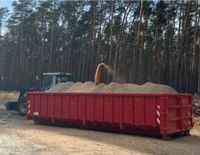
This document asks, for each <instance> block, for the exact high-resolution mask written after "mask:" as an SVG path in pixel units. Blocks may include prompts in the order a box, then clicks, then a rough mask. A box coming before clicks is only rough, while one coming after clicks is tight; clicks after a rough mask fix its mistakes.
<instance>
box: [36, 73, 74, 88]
mask: <svg viewBox="0 0 200 155" xmlns="http://www.w3.org/2000/svg"><path fill="white" fill-rule="evenodd" d="M68 81H72V75H71V73H61V72H56V73H43V74H42V84H41V88H40V90H41V91H45V90H48V89H50V88H52V87H53V86H55V85H56V84H58V83H63V82H68Z"/></svg>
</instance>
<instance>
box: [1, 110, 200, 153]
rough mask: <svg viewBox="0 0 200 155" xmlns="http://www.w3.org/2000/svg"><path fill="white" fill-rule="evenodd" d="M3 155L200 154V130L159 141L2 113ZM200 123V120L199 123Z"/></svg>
mask: <svg viewBox="0 0 200 155" xmlns="http://www.w3.org/2000/svg"><path fill="white" fill-rule="evenodd" d="M0 120H2V121H0V144H1V145H0V154H27V153H28V154H35V153H37V154H199V153H200V147H199V146H200V128H199V127H197V126H196V127H195V128H194V129H193V130H192V132H191V134H192V135H191V136H186V137H179V138H175V139H173V140H171V141H163V140H160V139H157V138H151V137H143V136H136V135H125V134H117V133H109V132H101V131H92V130H82V129H75V128H62V127H53V126H44V125H36V124H34V123H32V121H27V120H25V119H24V118H23V117H20V116H18V115H17V113H15V112H6V111H5V110H1V111H0ZM197 121H198V122H200V121H199V120H197Z"/></svg>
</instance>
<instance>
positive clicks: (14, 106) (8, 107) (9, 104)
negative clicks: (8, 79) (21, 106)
mask: <svg viewBox="0 0 200 155" xmlns="http://www.w3.org/2000/svg"><path fill="white" fill-rule="evenodd" d="M4 106H5V108H6V110H8V111H10V110H16V109H17V102H7V103H5V104H4Z"/></svg>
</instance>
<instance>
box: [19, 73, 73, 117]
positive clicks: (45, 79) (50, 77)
mask: <svg viewBox="0 0 200 155" xmlns="http://www.w3.org/2000/svg"><path fill="white" fill-rule="evenodd" d="M68 81H72V75H71V73H63V72H55V73H43V74H42V78H41V85H40V88H39V90H37V91H45V90H48V89H50V88H52V87H54V86H55V85H56V84H58V83H64V82H68ZM30 91H36V89H27V90H24V91H21V92H20V96H19V98H18V103H17V111H18V113H19V114H20V115H25V112H26V92H30Z"/></svg>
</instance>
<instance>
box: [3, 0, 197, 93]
mask: <svg viewBox="0 0 200 155" xmlns="http://www.w3.org/2000/svg"><path fill="white" fill-rule="evenodd" d="M12 7H13V9H12V11H11V12H8V10H7V9H6V8H1V9H0V32H1V33H0V78H1V79H0V88H1V89H19V88H21V87H24V86H31V85H35V83H36V80H35V77H36V76H37V75H38V74H41V73H43V72H70V73H72V74H73V76H74V77H75V79H76V80H77V81H88V80H93V78H94V73H95V68H96V66H97V65H98V64H99V63H100V62H105V63H106V64H107V65H109V66H110V67H111V68H113V70H114V77H113V80H115V81H118V82H131V83H137V84H142V83H145V82H147V81H149V82H155V83H162V84H168V85H170V86H172V87H174V88H175V89H176V90H178V91H179V92H189V93H194V92H196V91H198V90H200V56H199V52H200V5H199V4H198V0H196V1H186V0H177V1H163V0H160V1H159V0H158V1H153V0H148V1H146V0H140V1H130V0H129V1H128V0H127V1H103V0H99V1H65V0H45V1H43V0H18V1H14V2H13V4H12ZM6 17H7V18H6ZM2 24H4V25H5V26H6V28H7V31H6V32H4V33H2V29H3V25H2ZM103 82H109V80H108V78H107V77H106V74H105V78H104V79H103Z"/></svg>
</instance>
